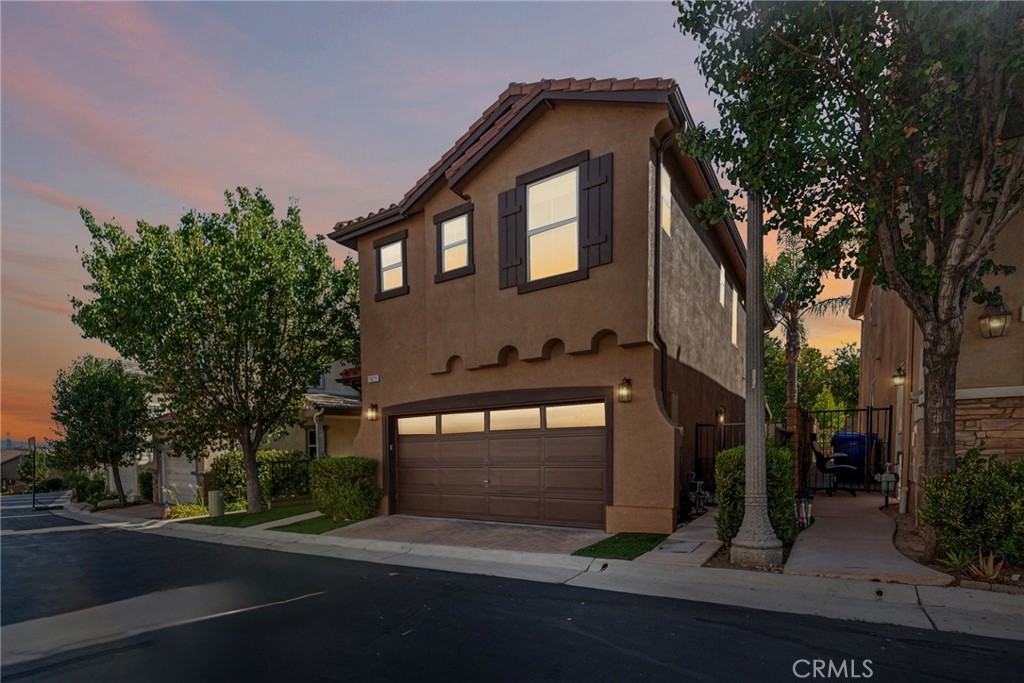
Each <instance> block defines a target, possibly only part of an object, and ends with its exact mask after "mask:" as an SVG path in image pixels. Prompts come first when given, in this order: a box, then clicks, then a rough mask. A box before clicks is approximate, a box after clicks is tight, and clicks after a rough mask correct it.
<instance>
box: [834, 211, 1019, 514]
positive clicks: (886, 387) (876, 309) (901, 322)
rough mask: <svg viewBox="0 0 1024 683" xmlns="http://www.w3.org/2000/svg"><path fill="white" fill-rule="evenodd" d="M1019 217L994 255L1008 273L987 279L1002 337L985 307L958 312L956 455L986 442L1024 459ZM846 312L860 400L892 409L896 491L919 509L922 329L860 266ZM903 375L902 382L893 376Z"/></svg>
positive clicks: (987, 449) (999, 451)
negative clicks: (987, 322)
mask: <svg viewBox="0 0 1024 683" xmlns="http://www.w3.org/2000/svg"><path fill="white" fill-rule="evenodd" d="M1022 235H1024V215H1021V216H1018V217H1017V218H1016V219H1015V220H1014V221H1013V222H1012V223H1011V224H1010V225H1008V226H1007V227H1006V228H1005V229H1003V231H1002V232H1001V233H1000V236H999V239H998V240H997V242H996V246H995V249H994V250H993V251H992V258H993V259H994V260H995V261H996V262H997V263H999V264H1003V265H1011V266H1015V267H1016V269H1017V270H1016V272H1015V273H1013V274H1011V275H1008V276H1000V277H997V278H991V282H990V283H989V284H991V285H999V287H1000V290H1001V292H1002V294H1003V299H1004V301H1005V304H1006V308H1007V309H1008V310H1009V312H1010V315H1009V319H1010V322H1009V326H1008V327H1007V329H1006V334H1005V335H1004V336H993V337H988V338H986V337H984V336H983V335H982V332H981V325H980V321H979V317H980V316H982V315H983V314H984V313H985V309H984V308H983V307H982V306H979V305H977V304H975V303H973V302H971V301H968V303H967V310H966V312H965V313H964V333H963V339H962V341H961V345H960V357H959V360H958V362H957V381H956V386H957V390H956V430H957V433H956V450H957V453H958V454H962V453H963V452H964V451H966V450H967V449H968V448H971V447H972V446H978V445H981V444H982V443H984V445H985V452H986V453H990V454H995V455H999V456H1000V457H1007V458H1019V457H1024V325H1021V321H1022V320H1024V239H1022V237H1021V236H1022ZM850 317H851V318H854V319H859V320H861V321H862V322H861V362H860V402H861V405H862V406H875V407H884V406H889V405H891V406H893V408H894V410H893V434H894V439H893V443H894V452H895V453H896V461H897V463H896V464H897V466H898V469H897V471H898V472H899V474H900V487H901V496H903V497H905V502H903V501H901V505H905V506H906V508H907V509H909V510H915V509H917V506H918V504H919V502H920V501H919V493H920V488H919V487H920V485H921V482H922V476H923V474H924V469H923V462H922V451H923V446H924V442H923V430H924V390H923V389H924V381H923V369H922V350H921V349H922V342H923V340H922V337H921V329H920V328H919V327H918V326H917V323H915V322H914V318H913V316H912V315H911V313H910V311H909V309H907V307H906V306H905V305H904V304H903V302H902V300H901V299H900V298H899V295H897V294H896V293H895V292H890V291H883V290H882V289H881V288H879V287H875V286H874V278H873V276H872V274H871V273H870V272H867V271H862V272H861V274H860V276H859V277H858V279H857V280H856V282H855V283H854V286H853V296H852V301H851V304H850ZM900 372H902V373H904V374H905V379H904V380H903V381H904V382H905V383H904V384H903V385H902V386H896V385H895V384H894V377H895V376H897V375H898V374H899V373H900Z"/></svg>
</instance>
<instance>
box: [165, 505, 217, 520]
mask: <svg viewBox="0 0 1024 683" xmlns="http://www.w3.org/2000/svg"><path fill="white" fill-rule="evenodd" d="M207 514H209V512H208V511H207V509H206V506H204V505H199V504H198V503H181V504H179V505H172V506H171V515H170V517H171V519H186V518H188V517H202V516H203V515H207Z"/></svg>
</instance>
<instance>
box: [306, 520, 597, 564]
mask: <svg viewBox="0 0 1024 683" xmlns="http://www.w3.org/2000/svg"><path fill="white" fill-rule="evenodd" d="M325 535H327V536H337V537H341V538H359V539H368V540H376V541H395V542H398V543H418V544H423V543H428V544H438V545H447V546H458V547H464V548H479V549H482V550H510V551H515V552H524V551H525V552H531V553H551V554H555V555H571V554H572V553H574V552H576V551H577V550H579V549H580V548H585V547H587V546H588V545H592V544H594V543H597V542H598V541H603V540H604V539H606V538H608V534H606V533H604V532H603V531H599V530H597V529H571V528H566V527H553V526H539V525H537V524H505V523H496V522H477V521H472V520H467V519H446V518H440V517H410V516H407V515H388V516H386V517H374V518H373V519H368V520H366V521H365V522H357V523H356V524H351V525H349V526H345V527H341V528H340V529H335V530H334V531H328V532H327V533H326V534H325Z"/></svg>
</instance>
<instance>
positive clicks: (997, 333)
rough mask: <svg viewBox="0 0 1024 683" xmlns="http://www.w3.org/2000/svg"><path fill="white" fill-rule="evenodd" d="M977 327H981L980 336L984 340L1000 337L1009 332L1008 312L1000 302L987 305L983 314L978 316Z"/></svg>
mask: <svg viewBox="0 0 1024 683" xmlns="http://www.w3.org/2000/svg"><path fill="white" fill-rule="evenodd" d="M978 325H980V326H981V336H982V337H985V338H986V339H991V338H992V337H1002V336H1003V335H1005V334H1006V333H1007V332H1009V331H1010V311H1009V309H1007V308H1006V304H1004V303H1003V302H1002V301H999V302H998V303H994V304H989V305H988V306H986V307H985V312H984V313H982V314H981V315H980V316H978Z"/></svg>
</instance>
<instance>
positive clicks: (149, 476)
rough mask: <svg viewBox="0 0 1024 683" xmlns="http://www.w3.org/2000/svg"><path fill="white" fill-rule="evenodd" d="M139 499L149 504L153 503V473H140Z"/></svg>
mask: <svg viewBox="0 0 1024 683" xmlns="http://www.w3.org/2000/svg"><path fill="white" fill-rule="evenodd" d="M139 498H141V499H142V500H144V501H146V502H147V503H152V502H153V473H152V472H150V471H148V470H147V471H145V472H139Z"/></svg>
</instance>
